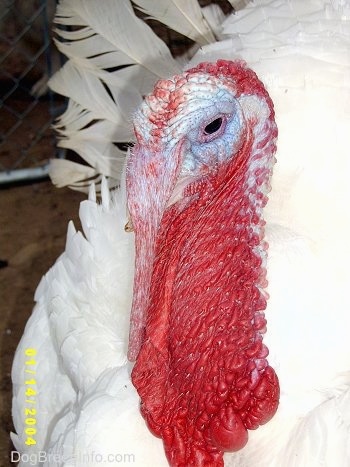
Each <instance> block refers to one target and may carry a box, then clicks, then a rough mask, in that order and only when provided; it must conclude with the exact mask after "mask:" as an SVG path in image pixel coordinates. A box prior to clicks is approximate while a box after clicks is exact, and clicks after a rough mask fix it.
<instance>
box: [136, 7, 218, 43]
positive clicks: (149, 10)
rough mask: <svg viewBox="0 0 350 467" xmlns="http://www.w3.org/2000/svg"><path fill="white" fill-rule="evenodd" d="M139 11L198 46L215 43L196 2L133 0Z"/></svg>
mask: <svg viewBox="0 0 350 467" xmlns="http://www.w3.org/2000/svg"><path fill="white" fill-rule="evenodd" d="M133 3H135V4H136V5H138V7H139V9H140V10H141V11H142V12H143V13H145V14H146V15H149V16H150V17H151V18H153V19H156V20H158V21H160V22H161V23H163V24H165V25H166V26H168V27H169V28H171V29H174V30H175V31H177V32H179V33H180V34H183V35H184V36H186V37H189V38H190V39H192V40H193V41H195V42H197V43H198V44H200V45H205V44H210V43H211V42H215V35H214V33H213V31H212V29H211V28H210V26H209V24H208V22H207V20H206V19H205V17H204V15H203V12H202V10H201V8H200V6H199V4H198V1H197V0H162V1H161V2H159V1H157V0H133Z"/></svg>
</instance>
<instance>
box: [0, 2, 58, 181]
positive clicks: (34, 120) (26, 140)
mask: <svg viewBox="0 0 350 467" xmlns="http://www.w3.org/2000/svg"><path fill="white" fill-rule="evenodd" d="M55 8H56V0H0V88H1V91H0V183H7V182H13V181H19V180H27V179H31V178H38V177H42V176H45V175H47V171H48V160H49V159H50V158H52V157H54V156H55V154H56V151H57V150H56V147H55V135H54V132H53V130H52V129H51V123H52V121H53V120H54V119H55V117H56V116H57V115H58V114H60V113H61V112H62V111H63V108H64V105H65V104H64V101H63V100H62V98H60V96H57V95H54V94H53V93H52V92H51V91H50V90H49V89H48V87H47V80H48V77H49V76H51V74H52V72H53V71H55V69H57V68H58V67H59V64H60V57H59V54H58V52H57V51H56V49H55V47H54V46H53V44H52V41H51V29H52V20H53V16H54V12H55Z"/></svg>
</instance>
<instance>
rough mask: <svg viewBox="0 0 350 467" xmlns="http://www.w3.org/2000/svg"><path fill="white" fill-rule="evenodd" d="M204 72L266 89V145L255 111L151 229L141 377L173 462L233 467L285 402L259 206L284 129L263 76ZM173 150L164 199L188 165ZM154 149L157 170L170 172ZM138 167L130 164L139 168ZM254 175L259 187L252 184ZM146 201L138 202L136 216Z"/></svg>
mask: <svg viewBox="0 0 350 467" xmlns="http://www.w3.org/2000/svg"><path fill="white" fill-rule="evenodd" d="M203 72H204V73H209V74H211V75H213V76H216V77H219V78H220V79H223V80H226V81H228V82H232V89H234V92H235V95H236V96H237V97H239V96H242V95H246V94H249V95H256V96H258V97H259V98H260V99H262V100H264V101H265V103H267V105H268V107H269V110H270V115H269V116H268V118H267V119H266V121H265V122H264V125H263V126H262V130H261V131H262V133H263V137H262V138H260V140H259V143H257V142H256V141H255V137H256V132H255V131H254V129H255V126H256V125H257V120H256V119H255V118H248V119H247V120H246V126H245V128H244V131H243V132H242V135H241V141H240V148H239V150H238V151H237V153H236V154H233V155H232V157H231V158H230V159H228V160H227V161H226V162H225V163H222V164H217V165H215V166H214V167H212V169H211V170H210V171H209V172H208V173H207V174H206V175H205V176H203V177H202V178H201V179H200V180H196V181H194V182H193V183H190V184H189V185H188V186H187V187H186V188H185V191H184V196H183V199H182V200H180V201H178V202H177V203H175V204H173V205H171V206H170V207H168V208H166V209H165V211H164V212H163V213H157V215H156V218H157V221H156V223H155V224H153V226H151V228H153V229H154V233H152V236H153V235H154V238H155V239H156V240H155V243H154V246H153V249H152V255H150V256H149V259H150V260H152V259H153V261H152V264H151V267H150V269H151V272H149V273H148V274H149V277H150V282H149V286H148V288H147V294H148V295H147V300H146V301H145V310H144V317H143V318H142V319H140V321H139V323H140V332H139V337H138V338H139V340H140V342H141V348H140V351H139V353H138V355H137V361H136V364H135V367H134V370H133V373H132V380H133V383H134V385H135V387H136V388H137V390H138V392H139V395H140V397H141V412H142V414H143V416H144V417H145V419H146V421H147V423H148V425H149V427H150V429H151V430H152V432H153V433H154V434H155V435H157V436H160V437H162V438H163V442H164V447H165V451H166V455H167V457H168V460H169V463H170V465H173V466H183V467H185V466H186V467H187V466H204V465H207V466H208V465H210V466H221V465H223V452H224V451H237V450H239V449H241V448H243V447H244V445H245V444H246V443H247V441H248V432H247V429H248V430H249V429H256V428H258V426H259V425H261V424H264V423H266V422H267V421H268V420H270V419H271V417H272V416H273V415H274V413H275V412H276V410H277V407H278V400H279V385H278V379H277V376H276V374H275V372H274V370H273V369H272V368H271V367H270V366H269V365H268V362H267V360H266V357H267V355H268V350H267V348H266V346H265V345H264V344H263V343H262V337H263V334H264V333H265V330H266V320H265V317H264V313H263V310H264V309H265V308H266V293H265V292H264V290H263V288H264V287H265V286H266V278H265V276H266V271H265V266H264V258H265V256H266V249H267V245H266V243H265V242H264V241H263V230H264V229H263V226H264V221H263V220H262V218H261V209H262V208H263V207H264V206H265V204H266V202H267V197H266V192H267V191H268V185H269V178H270V175H271V170H272V165H273V161H274V152H275V140H276V137H277V128H276V125H275V122H274V112H273V107H272V103H271V100H270V98H269V96H268V94H267V92H266V90H265V89H264V87H263V85H262V84H261V82H260V81H259V80H258V79H257V77H256V75H255V74H254V73H253V72H252V71H251V70H249V69H247V68H246V67H245V66H244V64H242V63H241V62H226V61H219V62H217V63H216V64H201V65H199V66H198V67H197V68H195V69H193V70H190V71H189V72H187V74H188V75H191V74H192V73H203ZM186 77H187V75H186V73H185V74H184V78H183V79H187V78H186ZM180 79H181V77H179V80H180ZM174 94H175V93H174ZM158 97H159V96H158ZM166 97H167V99H168V100H169V106H168V107H169V111H170V112H175V111H176V110H174V105H173V102H174V101H177V102H178V101H179V99H181V93H180V92H177V94H176V96H175V97H174V98H173V99H172V98H171V99H169V95H167V96H166ZM164 107H165V105H164ZM175 109H176V108H175ZM157 121H161V122H164V118H162V119H158V120H157V116H156V115H155V116H153V123H154V124H155V122H157ZM162 125H164V124H163V123H161V124H160V125H159V127H156V129H155V130H157V128H158V129H159V133H158V134H157V131H154V138H155V140H156V141H154V140H153V142H152V144H153V145H154V146H156V144H157V138H158V137H159V135H162ZM143 143H144V142H143V141H140V142H139V144H140V145H142V144H143ZM181 144H184V143H181ZM149 148H150V146H148V149H149ZM153 149H154V148H153ZM139 154H140V153H139V149H138V151H137V152H136V155H139ZM153 154H156V155H157V154H158V151H154V150H153ZM174 155H175V157H174V159H173V161H172V163H171V170H172V175H171V176H170V177H169V179H168V181H167V183H166V195H165V198H166V199H168V198H169V196H170V195H169V193H170V192H171V189H172V188H173V186H174V183H175V181H174V179H176V176H177V174H178V172H179V165H180V163H181V161H180V157H181V150H180V149H179V148H178V149H176V150H175V151H174ZM154 157H155V159H154V161H153V162H155V164H156V166H157V167H158V169H157V170H156V172H158V173H159V172H163V173H164V169H163V168H162V169H161V170H159V165H160V166H161V164H159V163H158V160H159V159H157V156H154ZM257 162H258V164H257ZM163 164H164V163H163ZM134 166H135V162H134ZM257 167H258V168H257ZM132 169H133V165H132V164H131V165H130V173H131V174H132ZM132 175H133V174H132ZM251 177H254V181H255V183H254V184H253V185H252V184H251V182H249V183H248V179H249V180H250V181H251ZM133 180H134V179H133V176H131V178H130V180H129V186H130V188H129V193H130V194H131V195H133V194H135V193H136V187H135V184H134V185H133ZM150 190H151V184H150V185H149V187H148V188H147V191H150ZM163 192H164V190H163V191H162V193H163ZM131 204H132V203H131ZM137 206H138V204H137V202H136V203H135V204H134V205H133V206H132V208H131V211H132V212H133V213H134V214H136V213H137V209H136V208H137ZM134 218H135V219H134ZM141 218H142V216H141ZM132 221H133V224H134V225H136V228H135V231H136V232H135V233H136V254H138V252H141V256H142V248H144V247H145V246H147V241H146V242H145V241H142V238H140V237H141V236H142V235H143V230H144V226H145V216H144V219H143V220H141V221H140V220H139V219H138V218H137V216H136V215H134V217H133V219H132ZM135 221H136V222H135ZM138 236H139V243H138ZM146 236H147V235H146ZM138 249H139V251H138ZM143 254H144V253H143ZM144 277H145V275H142V273H141V274H139V276H137V267H136V279H135V288H137V287H138V281H140V278H141V279H142V278H144Z"/></svg>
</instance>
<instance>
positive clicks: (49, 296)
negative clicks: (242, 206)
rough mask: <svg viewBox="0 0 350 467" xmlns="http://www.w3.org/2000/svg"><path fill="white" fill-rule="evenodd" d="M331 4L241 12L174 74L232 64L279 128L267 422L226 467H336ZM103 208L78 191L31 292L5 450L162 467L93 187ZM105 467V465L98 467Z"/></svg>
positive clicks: (340, 90) (349, 411) (336, 69)
mask: <svg viewBox="0 0 350 467" xmlns="http://www.w3.org/2000/svg"><path fill="white" fill-rule="evenodd" d="M343 3H344V2H333V6H331V5H328V4H327V5H324V2H319V1H314V2H310V3H308V6H307V7H306V6H305V3H302V2H297V1H296V2H288V4H284V3H282V2H279V1H270V2H268V1H261V2H253V3H252V4H251V5H250V6H248V7H247V8H246V9H244V10H242V11H241V12H239V13H238V14H236V15H234V16H231V17H230V18H228V19H227V20H226V24H225V25H224V32H225V31H226V33H227V34H228V36H227V37H228V39H227V40H226V41H222V42H218V43H217V44H213V45H210V46H207V47H204V48H203V49H202V50H201V51H199V52H198V54H197V56H196V57H195V58H194V61H193V62H192V63H191V64H190V65H189V67H191V66H194V65H195V64H196V63H198V62H202V61H206V60H214V61H216V59H217V58H218V57H220V58H229V59H230V60H231V59H232V58H233V57H232V50H234V51H235V52H234V54H233V55H234V56H235V57H238V58H243V59H244V60H246V61H247V62H248V64H249V65H250V66H251V67H253V68H254V70H255V71H256V72H257V73H258V75H259V77H260V78H261V79H262V80H263V81H264V83H265V84H266V86H267V88H268V91H269V94H270V96H271V98H272V100H273V102H274V108H275V112H276V122H277V124H278V129H279V139H278V151H277V155H276V157H277V163H276V166H275V168H274V174H273V177H272V191H271V193H270V194H269V202H268V204H267V206H266V208H264V217H265V220H266V227H265V234H266V240H267V241H268V243H269V250H268V259H267V279H268V282H269V285H268V288H267V291H268V293H269V295H270V298H269V299H268V301H267V308H266V311H265V316H266V319H267V332H266V334H265V335H264V344H265V345H266V346H267V348H268V349H269V356H268V362H269V365H270V366H271V367H272V368H273V369H274V370H275V371H276V373H277V375H278V379H279V387H280V402H279V407H278V410H277V412H276V414H275V415H274V416H273V418H272V419H271V420H270V421H269V422H268V423H266V424H264V425H263V426H261V427H259V428H258V429H256V430H250V432H249V442H248V443H247V444H246V446H245V447H243V448H242V449H241V450H239V451H238V452H235V453H229V452H228V453H225V454H224V463H225V465H227V466H237V467H252V466H254V467H255V466H257V467H270V466H276V467H279V466H281V465H283V466H288V467H299V466H300V467H301V466H306V465H307V466H312V467H313V466H315V467H316V466H319V465H325V466H333V465H336V466H341V467H342V466H344V467H345V466H347V465H348V464H349V461H350V350H349V345H348V330H349V329H350V314H349V313H348V310H349V305H350V303H349V302H350V299H349V294H348V293H347V290H348V283H349V272H348V264H349V259H350V247H349V245H348V242H347V241H346V240H347V238H349V234H350V221H349V215H348V200H349V199H350V188H349V183H348V173H349V168H350V167H349V164H350V163H349V157H348V127H349V118H350V114H349V108H350V107H349V103H350V78H349V76H350V74H349V68H350V65H349V54H348V50H349V49H348V47H349V22H348V21H347V19H346V14H347V13H346V12H347V10H346V6H347V5H346V3H344V4H343ZM303 5H304V6H303ZM342 17H343V19H342ZM262 18H263V20H264V21H263V20H262ZM266 18H269V20H268V21H265V19H266ZM281 18H283V21H281ZM296 18H297V20H296ZM281 24H283V25H284V28H282V27H280V25H281ZM296 25H297V26H296ZM239 28H242V29H239ZM293 28H294V29H293ZM303 28H304V29H303ZM332 28H333V29H332ZM276 30H277V33H276ZM295 30H297V32H295ZM288 31H289V32H288ZM291 31H292V33H291ZM330 31H331V32H330ZM230 35H231V37H230ZM102 195H103V202H102V205H100V206H99V205H97V203H96V200H95V198H94V194H93V192H91V195H90V200H89V201H85V202H84V203H83V204H82V207H81V215H80V217H81V220H82V227H83V231H84V234H85V238H84V237H83V236H82V235H81V234H79V233H76V232H75V230H74V229H73V228H72V227H70V228H69V231H68V237H67V246H66V251H65V252H64V253H63V255H62V256H61V257H60V258H59V259H58V261H57V263H56V264H55V265H54V267H53V268H52V269H51V270H50V271H49V273H48V274H47V275H46V276H45V277H44V278H43V280H42V282H41V284H40V286H39V288H38V291H37V293H36V300H37V305H36V307H35V309H34V312H33V315H32V317H31V318H30V320H29V322H28V324H27V327H26V330H25V333H24V336H23V338H22V340H21V343H20V345H19V347H18V350H17V353H16V356H15V361H14V367H13V381H14V404H13V416H14V422H15V428H16V432H17V436H16V435H14V436H13V440H14V443H15V446H16V449H17V450H18V451H19V452H39V451H40V450H43V451H45V452H46V453H47V461H46V463H45V462H44V463H43V465H48V466H49V465H50V466H51V465H52V466H54V465H67V466H68V465H69V466H83V465H84V466H85V465H98V462H99V458H97V457H96V454H99V455H102V456H105V459H107V457H108V455H110V454H113V453H114V454H115V455H116V454H120V455H131V456H134V457H125V456H124V458H123V460H124V463H125V465H126V464H127V462H128V461H130V459H132V460H133V461H134V462H135V464H136V465H142V466H147V465H154V464H157V465H167V460H166V458H165V455H164V450H163V446H162V443H161V441H160V440H159V439H157V438H155V437H154V436H153V435H151V433H150V432H149V431H148V429H147V427H146V425H145V423H144V420H143V418H142V417H141V415H140V413H139V406H138V404H139V397H138V395H137V393H136V390H135V389H134V387H133V385H132V384H131V380H130V374H131V371H132V365H131V364H130V363H128V361H127V356H126V353H127V340H128V337H127V336H128V332H129V324H128V323H129V309H130V307H131V302H132V278H133V244H134V238H133V236H134V234H130V233H125V232H124V226H125V223H126V222H127V212H126V207H125V206H126V202H125V193H124V189H121V190H120V191H118V192H117V193H115V194H109V193H108V190H107V187H106V186H104V188H103V193H102ZM136 234H137V232H136ZM28 348H35V350H36V352H37V359H36V367H35V371H36V388H35V389H37V390H38V394H37V396H36V403H37V407H36V410H37V413H36V418H37V427H38V432H37V434H36V441H37V445H36V447H35V448H33V446H27V445H26V444H25V441H26V439H27V435H26V433H25V429H26V428H27V426H26V425H25V418H24V416H23V410H24V409H25V408H26V407H28V404H27V405H26V403H25V400H26V398H25V388H26V385H25V380H26V374H25V372H24V369H25V368H28V366H27V365H26V364H25V361H26V360H27V357H26V355H25V350H26V349H28ZM141 352H142V351H141ZM150 384H152V383H150ZM62 453H63V454H64V460H62V459H63V458H62ZM54 454H59V456H58V459H59V460H57V461H55V460H54V456H53V455H54ZM50 455H51V457H50ZM84 456H85V457H84ZM120 460H121V457H119V458H117V457H116V456H115V457H114V459H112V458H111V457H110V458H109V462H110V463H111V465H120ZM23 465H24V464H23ZM174 465H176V464H174ZM194 465H196V464H194ZM198 465H201V464H200V463H198ZM203 465H205V464H203ZM212 465H215V464H212ZM218 465H220V464H218Z"/></svg>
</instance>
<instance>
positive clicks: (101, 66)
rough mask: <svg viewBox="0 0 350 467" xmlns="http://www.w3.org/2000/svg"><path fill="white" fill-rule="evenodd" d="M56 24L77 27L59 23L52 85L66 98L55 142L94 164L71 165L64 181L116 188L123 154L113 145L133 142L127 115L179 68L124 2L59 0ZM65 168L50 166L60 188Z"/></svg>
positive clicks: (53, 177)
mask: <svg viewBox="0 0 350 467" xmlns="http://www.w3.org/2000/svg"><path fill="white" fill-rule="evenodd" d="M105 17H108V21H106V20H104V19H103V18H105ZM55 22H56V23H57V24H58V25H60V26H61V27H62V26H73V25H74V26H75V27H76V28H77V27H78V29H73V30H69V31H68V30H65V29H62V28H56V33H57V35H58V37H59V38H60V40H57V41H56V44H57V47H58V48H59V50H60V51H61V52H62V53H64V54H65V55H66V56H67V57H68V58H69V60H68V62H67V63H66V64H65V65H64V66H63V67H62V68H61V70H59V71H58V72H57V73H56V74H55V75H54V76H53V77H52V78H51V80H50V82H49V85H50V87H51V89H53V90H54V91H55V92H57V93H59V94H62V95H64V96H66V97H68V98H69V99H70V101H69V105H68V108H67V110H66V111H65V112H64V114H63V115H61V117H60V118H59V119H58V121H57V122H56V125H55V127H56V130H57V131H58V133H59V143H58V145H59V146H60V147H62V148H66V149H72V150H74V151H75V152H77V153H78V154H79V155H80V156H81V157H82V158H83V159H84V160H85V161H86V162H87V163H88V164H89V166H91V167H92V168H93V169H94V172H92V171H87V169H86V168H85V167H84V166H82V168H81V170H80V173H78V169H79V165H77V164H76V165H75V166H74V172H75V173H74V176H71V177H70V178H69V179H67V184H69V185H70V186H71V187H72V188H76V189H83V188H85V186H86V185H87V184H88V183H86V179H87V175H88V176H89V177H90V176H91V175H92V176H94V175H96V174H101V175H104V176H106V177H108V178H111V181H110V185H113V184H114V185H116V184H118V182H119V180H120V176H121V170H122V165H123V162H124V159H125V152H123V151H121V150H120V149H118V147H116V145H115V143H121V142H130V141H132V139H133V137H132V127H131V115H132V113H133V112H134V111H135V109H136V108H137V107H138V106H139V104H140V103H141V101H142V96H143V95H144V94H146V93H148V92H149V91H150V90H151V88H152V86H153V84H154V82H155V81H156V80H157V79H158V78H160V77H162V78H164V77H167V76H170V75H173V74H174V73H176V72H179V70H180V69H179V66H178V64H177V63H176V61H175V60H174V59H173V58H172V56H171V54H170V51H169V49H168V48H167V46H166V45H165V44H164V42H163V41H161V40H160V39H159V38H158V37H157V36H156V35H155V34H154V33H153V31H152V30H151V29H150V28H149V27H148V26H147V25H146V24H145V23H144V22H143V21H141V20H140V19H139V18H137V17H136V15H135V14H134V11H133V9H132V6H131V3H130V2H129V1H128V0H123V1H122V2H115V1H114V0H104V1H103V2H96V1H94V0H72V1H71V0H69V1H68V0H62V1H61V2H60V4H59V5H58V8H57V13H56V17H55ZM120 67H124V68H122V69H120ZM111 69H113V70H111ZM106 135H108V136H107V137H106ZM66 167H67V165H66V164H65V165H64V164H63V163H55V164H52V165H51V172H50V175H51V178H52V180H53V181H58V182H59V184H60V186H62V184H63V180H64V179H65V175H66V170H65V169H66ZM61 169H62V170H64V171H65V172H64V173H63V172H61Z"/></svg>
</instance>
